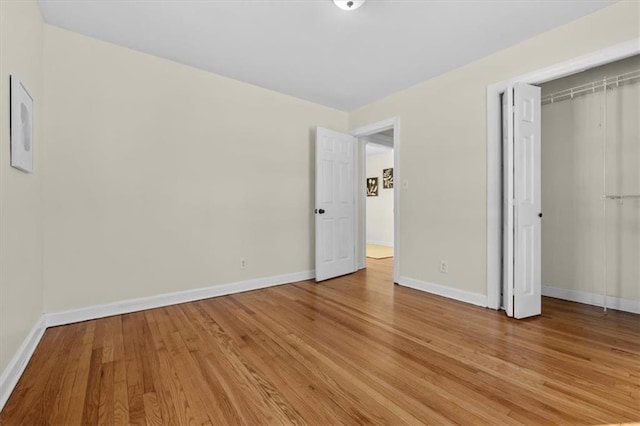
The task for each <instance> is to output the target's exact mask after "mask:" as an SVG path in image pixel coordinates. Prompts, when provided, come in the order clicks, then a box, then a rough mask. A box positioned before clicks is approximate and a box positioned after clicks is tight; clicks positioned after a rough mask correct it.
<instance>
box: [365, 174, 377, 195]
mask: <svg viewBox="0 0 640 426" xmlns="http://www.w3.org/2000/svg"><path fill="white" fill-rule="evenodd" d="M377 196H378V178H377V177H370V178H367V197H377Z"/></svg>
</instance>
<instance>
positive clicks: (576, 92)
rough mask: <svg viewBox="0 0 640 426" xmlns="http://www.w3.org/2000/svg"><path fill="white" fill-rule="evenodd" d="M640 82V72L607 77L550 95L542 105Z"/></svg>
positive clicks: (545, 96) (544, 97) (545, 97)
mask: <svg viewBox="0 0 640 426" xmlns="http://www.w3.org/2000/svg"><path fill="white" fill-rule="evenodd" d="M637 81H640V70H635V71H631V72H628V73H624V74H620V75H616V76H613V77H605V78H603V79H602V80H596V81H593V82H591V83H586V84H582V85H580V86H575V87H571V88H569V89H565V90H560V91H559V92H555V93H549V94H548V95H544V96H543V97H542V105H547V104H552V103H554V102H559V101H564V100H567V99H573V98H574V97H576V96H580V95H586V94H588V93H595V92H597V91H600V90H602V89H603V88H604V87H607V88H609V87H611V88H613V87H618V86H621V85H623V84H627V83H634V82H637Z"/></svg>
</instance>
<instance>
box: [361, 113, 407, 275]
mask: <svg viewBox="0 0 640 426" xmlns="http://www.w3.org/2000/svg"><path fill="white" fill-rule="evenodd" d="M351 134H352V135H353V136H355V137H356V138H357V147H358V148H357V161H356V162H357V165H356V169H357V173H356V175H357V176H358V178H357V179H356V258H357V265H358V269H364V268H366V267H367V259H373V257H379V258H381V259H373V260H374V261H383V262H390V263H391V264H392V267H393V281H394V282H396V283H397V282H398V280H399V277H400V268H399V264H400V207H399V206H400V191H401V188H404V189H406V188H407V187H408V182H406V181H402V180H401V177H400V176H401V175H400V119H399V118H397V117H394V118H389V119H387V120H383V121H379V122H376V123H372V124H369V125H366V126H363V127H360V128H357V129H355V130H353V131H352V132H351ZM367 148H368V151H369V155H367ZM368 159H369V160H370V161H367V160H368ZM368 162H369V167H367V163H368ZM385 172H386V175H385ZM368 178H372V179H374V180H372V181H371V182H370V183H371V184H372V187H371V189H372V190H373V189H377V195H373V194H371V195H370V196H367V192H368V180H369V179H368ZM385 179H386V181H385ZM376 184H377V188H374V187H373V186H375V185H376ZM390 205H391V209H389V206H390ZM373 209H375V210H373ZM389 224H391V225H392V226H389ZM383 227H384V229H383ZM367 245H369V256H371V257H369V258H368V257H367ZM372 246H377V247H372ZM376 248H377V249H378V252H377V253H376V251H375V250H376ZM389 252H391V257H389Z"/></svg>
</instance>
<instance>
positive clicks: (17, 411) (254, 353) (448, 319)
mask: <svg viewBox="0 0 640 426" xmlns="http://www.w3.org/2000/svg"><path fill="white" fill-rule="evenodd" d="M392 262H393V261H392V259H383V260H371V259H369V260H368V268H367V269H366V270H363V271H359V272H357V273H355V274H352V275H348V276H345V277H340V278H337V279H333V280H329V281H326V282H323V283H321V284H315V283H312V282H302V283H296V284H291V285H283V286H278V287H272V288H267V289H263V290H257V291H251V292H246V293H241V294H235V295H231V296H225V297H219V298H213V299H206V300H201V301H197V302H192V303H185V304H181V305H174V306H168V307H166V308H159V309H153V310H148V311H143V312H136V313H131V314H126V315H119V316H114V317H110V318H102V319H98V320H94V321H87V322H84V323H78V324H71V325H68V326H62V327H54V328H51V329H48V330H47V331H46V332H45V334H44V336H43V338H42V340H41V342H40V344H39V346H38V348H37V349H36V351H35V353H34V355H33V357H32V359H31V361H30V363H29V364H28V366H27V368H26V370H25V373H24V374H23V376H22V378H21V379H20V381H19V383H18V385H17V386H16V389H15V390H14V392H13V394H12V395H11V398H10V399H9V401H8V402H7V404H6V406H5V408H4V410H3V411H2V412H1V413H0V425H23V424H46V423H49V424H64V425H79V424H98V423H100V424H123V425H124V424H136V425H142V424H151V425H171V426H173V425H181V424H203V425H206V424H216V425H217V424H225V425H226V424H229V425H236V424H238V425H240V424H243V425H251V426H254V425H261V424H311V425H327V424H353V423H361V424H364V423H366V424H394V425H395V424H410V425H415V424H454V423H459V424H501V425H503V424H504V425H508V424H536V425H537V424H584V425H596V424H615V423H634V422H640V315H634V314H628V313H624V312H617V311H612V310H609V311H608V312H607V314H606V315H605V314H603V312H602V310H601V309H598V308H596V307H593V306H586V305H581V304H578V303H573V302H566V301H562V300H558V299H551V298H543V313H542V315H540V316H538V317H536V318H531V319H527V320H522V321H517V320H512V319H509V318H506V316H505V315H504V313H502V312H497V311H492V310H488V309H483V308H479V307H477V306H472V305H468V304H465V303H461V302H457V301H453V300H450V299H445V298H442V297H438V296H434V295H430V294H427V293H423V292H420V291H417V290H413V289H409V288H406V287H401V286H397V285H394V284H393V283H392V281H391V276H392V271H391V267H392Z"/></svg>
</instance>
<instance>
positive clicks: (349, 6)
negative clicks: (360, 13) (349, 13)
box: [333, 0, 366, 10]
mask: <svg viewBox="0 0 640 426" xmlns="http://www.w3.org/2000/svg"><path fill="white" fill-rule="evenodd" d="M365 1H366V0H333V3H335V5H336V6H338V7H339V8H340V9H342V10H356V9H357V8H359V7H360V6H362V5H363V4H364V2H365Z"/></svg>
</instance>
